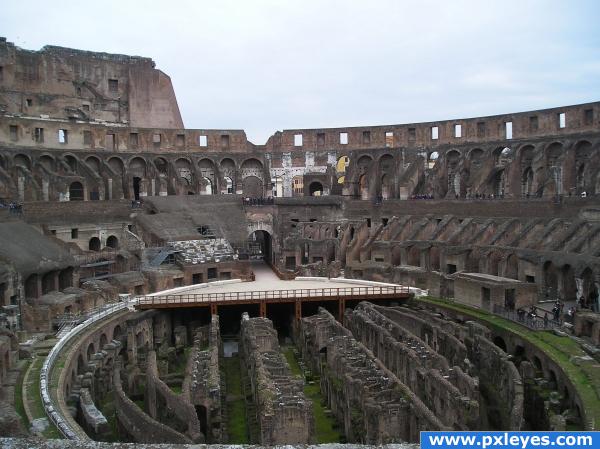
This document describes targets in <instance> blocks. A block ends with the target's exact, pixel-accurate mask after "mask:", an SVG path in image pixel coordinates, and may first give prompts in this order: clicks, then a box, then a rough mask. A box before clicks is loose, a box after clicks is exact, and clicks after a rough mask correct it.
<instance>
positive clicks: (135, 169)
mask: <svg viewBox="0 0 600 449" xmlns="http://www.w3.org/2000/svg"><path fill="white" fill-rule="evenodd" d="M129 172H130V173H131V174H132V175H133V176H135V177H139V178H145V177H146V160H145V159H143V158H141V157H139V156H136V157H134V158H132V159H131V160H130V161H129Z"/></svg>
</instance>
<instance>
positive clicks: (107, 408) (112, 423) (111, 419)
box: [98, 393, 119, 443]
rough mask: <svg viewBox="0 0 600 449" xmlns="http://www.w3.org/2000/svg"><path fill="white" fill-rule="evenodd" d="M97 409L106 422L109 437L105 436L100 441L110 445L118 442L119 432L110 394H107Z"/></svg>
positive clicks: (113, 403)
mask: <svg viewBox="0 0 600 449" xmlns="http://www.w3.org/2000/svg"><path fill="white" fill-rule="evenodd" d="M98 409H99V410H100V411H101V412H102V414H103V415H104V417H105V418H106V421H108V427H109V428H110V435H106V436H105V437H104V438H103V440H102V441H108V442H110V443H117V442H119V430H118V428H117V411H116V409H115V401H114V399H113V395H112V394H110V393H109V394H107V395H106V397H105V398H104V401H102V402H101V403H100V404H98Z"/></svg>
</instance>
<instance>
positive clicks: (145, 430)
mask: <svg viewBox="0 0 600 449" xmlns="http://www.w3.org/2000/svg"><path fill="white" fill-rule="evenodd" d="M113 384H114V394H115V409H116V411H117V423H118V426H119V436H120V437H121V439H122V440H126V441H133V442H136V443H171V444H185V443H188V444H191V443H192V441H191V440H190V439H189V438H188V437H186V436H185V435H183V434H182V433H180V432H177V431H175V430H173V429H171V428H170V427H169V426H165V425H164V424H162V423H160V422H158V421H156V420H154V419H152V418H151V417H150V416H149V415H147V414H146V413H144V411H143V410H142V409H141V408H139V407H138V406H137V405H136V404H135V403H134V402H133V401H132V400H131V399H129V398H128V397H127V395H126V394H125V392H124V391H123V387H122V385H121V377H120V374H119V370H118V369H117V370H115V374H114V383H113Z"/></svg>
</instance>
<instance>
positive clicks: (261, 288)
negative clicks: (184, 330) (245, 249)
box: [136, 262, 410, 319]
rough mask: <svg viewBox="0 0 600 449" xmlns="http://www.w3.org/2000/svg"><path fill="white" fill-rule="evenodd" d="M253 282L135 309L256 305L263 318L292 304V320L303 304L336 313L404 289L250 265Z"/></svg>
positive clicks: (161, 297)
mask: <svg viewBox="0 0 600 449" xmlns="http://www.w3.org/2000/svg"><path fill="white" fill-rule="evenodd" d="M253 269H254V272H255V281H253V282H235V281H233V282H226V283H214V284H210V283H209V284H202V286H200V285H199V286H198V287H195V288H186V289H185V291H180V292H172V293H169V292H165V293H164V294H157V295H150V296H141V297H139V298H138V304H137V305H136V308H138V309H155V308H163V309H165V308H177V307H207V306H210V307H211V309H212V313H217V311H216V307H217V306H219V305H235V304H260V316H266V304H271V303H296V318H298V319H299V318H300V316H301V303H303V302H307V301H338V302H339V308H340V313H342V312H343V310H344V309H345V301H347V300H354V301H363V300H369V301H371V300H380V299H392V300H396V299H406V298H408V297H409V296H410V291H409V288H408V287H403V286H399V285H393V284H379V283H372V282H368V281H353V280H347V279H334V280H330V279H326V278H308V279H303V280H302V279H295V280H291V281H283V280H280V279H279V278H278V277H277V276H276V275H275V274H274V273H273V272H272V270H271V269H270V268H269V267H268V266H267V265H266V264H264V263H262V262H258V263H256V264H254V265H253Z"/></svg>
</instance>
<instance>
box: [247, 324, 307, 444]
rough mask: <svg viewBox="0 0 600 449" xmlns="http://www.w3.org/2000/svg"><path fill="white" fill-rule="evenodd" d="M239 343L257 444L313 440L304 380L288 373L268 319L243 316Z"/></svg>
mask: <svg viewBox="0 0 600 449" xmlns="http://www.w3.org/2000/svg"><path fill="white" fill-rule="evenodd" d="M240 343H241V347H242V351H243V356H244V361H245V364H246V366H247V368H248V370H249V377H250V382H251V384H252V386H251V388H252V396H253V400H254V403H255V404H256V420H257V422H258V425H259V428H260V429H259V430H260V444H268V445H275V444H306V443H310V442H312V440H313V439H314V434H315V432H314V425H315V424H314V417H313V414H312V405H311V403H310V401H308V400H307V399H306V398H305V396H304V392H303V381H302V380H301V379H298V378H296V377H295V376H293V375H292V374H291V372H290V368H289V366H288V364H287V362H286V360H285V358H284V356H283V354H282V353H281V352H280V349H279V343H278V341H277V332H276V331H275V329H274V328H273V323H272V322H271V320H268V319H266V318H249V317H248V314H247V313H244V314H243V316H242V324H241V333H240Z"/></svg>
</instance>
